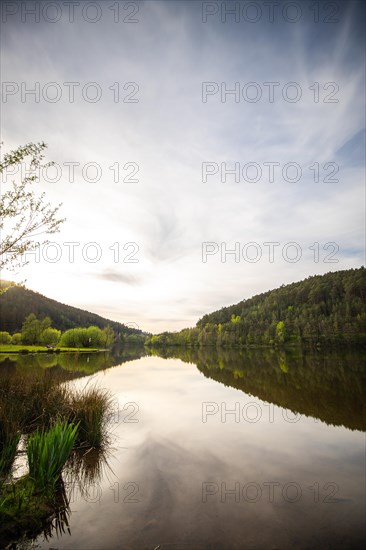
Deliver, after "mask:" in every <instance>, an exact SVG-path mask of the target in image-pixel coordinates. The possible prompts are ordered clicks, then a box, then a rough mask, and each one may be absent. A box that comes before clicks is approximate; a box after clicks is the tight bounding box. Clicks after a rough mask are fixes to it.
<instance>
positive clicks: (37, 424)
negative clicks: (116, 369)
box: [0, 370, 111, 539]
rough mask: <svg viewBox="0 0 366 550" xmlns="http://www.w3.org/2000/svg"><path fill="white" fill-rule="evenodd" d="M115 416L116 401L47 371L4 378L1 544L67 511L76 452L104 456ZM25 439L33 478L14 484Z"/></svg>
mask: <svg viewBox="0 0 366 550" xmlns="http://www.w3.org/2000/svg"><path fill="white" fill-rule="evenodd" d="M110 413H111V396H110V394H109V392H108V391H106V390H104V389H101V388H98V387H97V386H88V385H87V386H86V388H84V390H76V389H75V388H74V387H73V386H72V385H71V384H70V383H66V382H65V381H64V379H62V378H60V377H59V376H58V377H55V376H52V373H49V372H47V371H43V372H37V373H33V374H32V373H27V374H25V373H24V372H21V373H19V372H17V371H16V370H15V372H9V373H8V374H4V375H3V376H2V379H1V386H0V441H1V443H0V539H1V538H2V536H3V535H4V536H5V535H6V533H8V534H9V533H16V532H18V531H19V530H21V531H27V530H31V529H32V526H34V525H39V523H40V522H42V521H44V520H46V519H47V518H48V517H49V516H50V514H53V513H55V511H56V510H58V511H60V510H64V511H65V507H64V508H62V507H63V506H64V504H62V503H63V502H64V501H65V495H64V494H62V491H61V488H62V487H63V481H62V470H63V468H64V466H65V464H66V462H67V461H68V459H70V457H72V454H73V453H76V452H77V451H76V449H80V448H82V449H84V452H86V451H87V450H88V449H93V448H94V449H100V450H101V451H103V449H104V448H105V447H106V446H107V443H108V441H109V436H108V433H109V432H108V419H109V418H110V417H111V414H110ZM21 435H24V436H25V441H26V449H27V458H28V465H29V474H27V475H26V476H24V477H22V478H21V479H19V480H18V481H14V480H13V479H12V478H11V470H12V465H13V462H14V458H15V456H16V451H17V446H18V443H19V439H20V437H21ZM101 454H102V455H103V453H101ZM60 491H61V493H60ZM60 503H61V504H60ZM3 526H5V527H4V529H5V530H6V533H5V534H4V530H3Z"/></svg>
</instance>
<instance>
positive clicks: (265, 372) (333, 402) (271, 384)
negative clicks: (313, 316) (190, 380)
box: [158, 348, 366, 431]
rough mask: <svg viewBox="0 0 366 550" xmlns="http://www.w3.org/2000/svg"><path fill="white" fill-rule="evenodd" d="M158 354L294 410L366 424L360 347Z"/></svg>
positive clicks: (365, 371) (357, 426) (365, 367)
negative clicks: (322, 350) (357, 349)
mask: <svg viewBox="0 0 366 550" xmlns="http://www.w3.org/2000/svg"><path fill="white" fill-rule="evenodd" d="M158 354H159V355H161V356H162V357H166V358H167V357H177V358H179V359H181V360H182V361H185V362H189V363H194V364H196V365H197V368H198V369H199V370H200V371H201V372H202V373H203V374H204V375H205V376H206V377H208V378H212V379H213V380H216V381H218V382H220V383H222V384H224V385H226V386H231V387H233V388H237V389H239V390H241V391H243V392H245V393H246V394H249V395H253V396H255V397H258V398H259V399H261V400H262V401H267V402H269V403H273V404H275V405H278V406H280V407H283V408H286V409H290V410H291V411H293V412H294V413H295V414H296V413H300V414H305V415H306V416H312V417H314V418H318V419H319V420H322V421H323V422H326V423H327V424H332V425H337V426H345V427H347V428H350V429H352V430H363V431H365V430H366V361H365V358H364V357H363V355H361V354H360V353H350V352H348V353H343V354H340V353H319V352H315V353H314V352H313V353H303V352H301V350H293V351H286V352H285V351H275V350H254V349H252V350H243V351H237V350H235V351H233V350H223V349H218V350H216V349H212V348H201V349H186V350H182V349H179V348H176V349H174V348H170V349H166V350H161V351H159V352H158Z"/></svg>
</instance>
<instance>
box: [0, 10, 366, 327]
mask: <svg viewBox="0 0 366 550" xmlns="http://www.w3.org/2000/svg"><path fill="white" fill-rule="evenodd" d="M1 8H2V13H1V80H2V88H1V102H0V107H1V141H2V142H3V151H4V152H6V151H9V150H12V149H16V148H17V147H18V146H19V145H24V144H25V143H28V142H39V141H44V142H46V143H47V145H48V148H47V150H46V160H47V161H51V160H52V161H54V162H55V166H54V167H53V168H48V169H47V170H44V171H43V172H42V173H41V174H40V181H39V182H37V183H35V184H34V188H35V191H36V192H37V193H38V192H39V193H41V192H45V193H46V198H47V200H49V201H50V202H51V204H54V205H56V204H58V203H60V202H61V203H62V207H61V209H60V216H62V217H65V218H66V221H65V222H64V224H63V225H62V227H61V230H60V232H59V233H58V234H56V235H50V236H49V237H48V238H49V240H50V242H51V244H49V245H47V246H41V247H40V250H39V255H36V254H29V255H28V256H27V258H26V259H27V260H29V263H28V265H26V266H25V267H24V268H22V269H19V270H17V271H15V272H6V271H4V272H3V273H2V277H3V278H4V279H11V280H15V281H16V282H23V281H26V282H25V284H26V286H27V287H28V288H30V289H32V290H35V291H37V292H40V293H42V294H44V295H46V296H48V297H50V298H53V299H56V300H58V301H60V302H62V303H66V304H69V305H73V306H76V307H79V308H82V309H86V310H88V311H92V312H95V313H98V314H100V315H102V316H105V317H107V318H109V319H113V320H116V321H121V322H124V323H131V324H133V325H132V326H136V325H137V326H138V327H139V328H141V329H142V330H145V331H150V332H153V333H158V332H161V331H163V330H180V329H182V328H184V327H188V326H194V325H195V324H196V322H197V321H198V319H199V318H200V317H202V315H204V314H206V313H209V312H210V311H214V310H216V309H218V308H220V307H223V306H227V305H230V304H234V303H236V302H238V301H240V300H243V299H246V298H250V297H251V296H253V295H255V294H258V293H260V292H265V291H267V290H270V289H273V288H277V287H279V286H281V285H282V284H287V283H291V282H295V281H300V280H302V279H304V278H306V277H309V276H311V275H316V274H323V273H327V272H329V271H336V270H340V269H349V268H355V267H360V266H361V265H364V264H365V252H364V250H365V248H364V245H365V242H364V234H365V114H364V112H365V111H364V109H365V105H364V103H365V59H364V55H365V54H364V51H365V48H364V46H365V40H364V38H365V36H364V29H363V22H364V16H365V14H364V10H365V8H364V6H363V3H362V2H352V1H350V2H343V1H337V2H331V3H329V2H318V3H316V2H315V3H314V2H313V1H311V2H310V1H309V2H308V1H307V0H305V1H301V2H300V1H298V2H281V1H279V2H262V1H256V2H199V1H185V2H179V1H177V2H175V1H158V0H149V1H142V2H122V1H121V2H109V1H105V2H83V1H80V2H74V3H72V2H4V3H2V4H1ZM32 90H33V91H32ZM26 168H27V167H26V166H22V167H18V170H17V172H16V173H15V172H14V174H13V173H7V174H5V177H4V178H3V182H2V185H3V189H5V190H6V189H7V186H8V185H10V182H11V180H12V179H17V178H20V177H21V176H22V174H23V173H24V170H26ZM40 239H41V237H40ZM230 251H231V253H230Z"/></svg>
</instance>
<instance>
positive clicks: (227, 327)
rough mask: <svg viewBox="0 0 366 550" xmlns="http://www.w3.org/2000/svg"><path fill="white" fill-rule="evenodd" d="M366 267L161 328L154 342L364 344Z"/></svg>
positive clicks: (150, 342) (311, 279)
mask: <svg viewBox="0 0 366 550" xmlns="http://www.w3.org/2000/svg"><path fill="white" fill-rule="evenodd" d="M365 302H366V270H365V268H364V267H361V268H359V269H349V270H344V271H337V272H333V273H326V274H325V275H317V276H312V277H308V278H307V279H305V280H303V281H301V282H298V283H292V284H289V285H282V286H281V287H280V288H277V289H275V290H272V291H268V292H264V293H262V294H258V295H257V296H254V297H252V298H250V299H248V300H242V301H241V302H239V303H237V304H235V305H232V306H228V307H223V308H221V309H219V310H217V311H215V312H213V313H210V314H207V315H204V316H203V317H202V318H201V319H200V320H199V321H198V322H197V324H196V326H195V327H193V328H186V329H183V330H181V331H180V332H163V333H161V334H157V335H153V336H151V337H149V338H147V340H146V344H147V345H148V346H150V347H155V346H157V347H161V346H187V347H191V346H218V347H246V346H252V345H265V346H284V345H297V344H298V345H302V344H305V345H306V344H309V345H343V344H352V345H363V346H364V345H366V307H365V305H366V304H365Z"/></svg>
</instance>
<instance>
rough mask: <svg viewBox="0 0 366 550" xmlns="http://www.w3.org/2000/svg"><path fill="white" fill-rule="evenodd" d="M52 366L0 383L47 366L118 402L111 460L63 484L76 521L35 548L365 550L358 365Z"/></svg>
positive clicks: (201, 353) (302, 358) (356, 360)
mask: <svg viewBox="0 0 366 550" xmlns="http://www.w3.org/2000/svg"><path fill="white" fill-rule="evenodd" d="M47 357H48V359H47ZM47 357H41V358H40V357H36V358H34V357H33V358H31V357H22V358H20V359H19V363H18V364H17V363H16V362H14V361H13V362H10V361H9V359H7V360H6V361H4V362H3V363H0V379H1V372H2V370H4V369H6V370H9V369H12V368H31V367H30V366H29V364H32V363H35V362H37V361H38V363H37V364H34V368H37V369H39V368H49V369H54V370H55V372H56V371H59V370H60V369H64V370H65V371H66V372H67V373H68V375H69V377H70V378H75V380H74V381H73V382H72V383H73V384H77V385H78V386H80V387H83V386H84V385H85V384H86V383H87V382H88V381H89V383H90V380H91V379H92V380H93V382H97V383H98V384H99V385H100V386H102V387H105V388H108V389H109V390H110V391H111V392H112V393H113V395H114V398H115V402H114V414H113V416H112V418H111V430H112V442H111V447H110V449H108V452H107V453H106V456H102V457H101V456H98V454H96V455H95V453H94V454H93V453H90V455H89V458H88V459H84V464H83V467H82V468H80V464H79V467H78V465H77V464H76V465H75V464H74V465H71V466H70V467H69V469H68V470H67V471H66V472H65V474H64V480H65V486H66V493H67V494H68V497H69V501H70V506H69V507H70V511H69V513H68V514H67V517H64V518H59V521H58V522H57V521H55V528H54V529H53V530H52V529H50V530H49V533H48V540H46V539H45V536H44V534H42V535H40V536H38V538H37V539H36V540H35V541H34V545H35V547H36V548H47V549H49V548H58V549H59V550H61V549H64V548H65V549H66V548H69V549H71V548H72V549H76V550H78V549H104V550H107V549H117V548H123V549H134V550H135V549H150V550H153V549H156V548H159V550H160V549H161V550H165V549H174V550H178V549H179V550H180V549H192V550H193V549H194V550H196V549H197V550H200V549H212V550H213V549H215V550H216V549H243V548H245V549H247V548H248V549H263V548H268V549H290V548H291V549H314V548H315V549H316V548H319V549H326V548H329V549H338V548H339V549H341V548H342V549H345V548H347V549H349V548H361V547H363V545H364V543H365V530H364V518H365V433H364V432H365V429H366V427H365V403H366V400H365V388H366V384H365V381H366V380H365V378H366V366H365V360H364V358H363V357H362V355H361V354H358V353H343V354H336V353H332V354H329V353H321V352H308V353H300V352H299V351H291V352H286V353H285V352H283V351H277V352H276V351H272V350H266V351H258V350H249V351H241V352H239V351H229V350H227V351H225V350H220V351H216V350H210V349H207V348H206V349H201V350H178V349H173V350H170V351H168V352H166V351H165V352H164V351H162V352H160V356H159V355H146V356H144V353H143V352H137V351H136V352H134V351H129V353H128V354H127V355H126V354H125V355H122V356H121V357H118V358H113V357H109V356H105V355H103V354H98V355H97V356H96V355H95V356H89V357H85V356H84V357H81V356H79V357H78V358H75V356H66V355H65V357H54V356H47ZM47 360H48V361H49V364H43V365H42V364H40V363H42V361H43V362H44V363H46V362H47ZM22 362H23V363H22ZM52 362H53V363H52ZM90 374H92V377H91V376H90ZM63 530H64V532H63ZM19 547H22V546H19Z"/></svg>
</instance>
